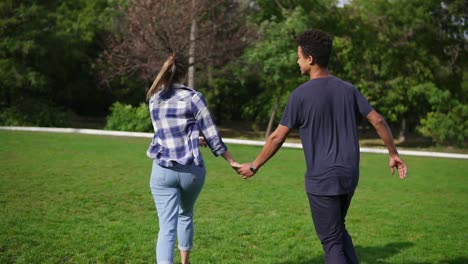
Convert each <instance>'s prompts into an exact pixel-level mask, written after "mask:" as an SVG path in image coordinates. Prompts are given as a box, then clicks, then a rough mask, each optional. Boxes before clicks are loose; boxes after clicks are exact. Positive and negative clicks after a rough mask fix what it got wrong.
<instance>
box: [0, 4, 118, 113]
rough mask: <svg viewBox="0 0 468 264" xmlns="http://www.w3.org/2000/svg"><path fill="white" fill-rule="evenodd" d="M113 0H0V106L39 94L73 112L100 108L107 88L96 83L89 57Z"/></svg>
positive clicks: (98, 41)
mask: <svg viewBox="0 0 468 264" xmlns="http://www.w3.org/2000/svg"><path fill="white" fill-rule="evenodd" d="M116 4H117V3H116V1H108V0H96V1H85V0H65V1H38V0H29V1H13V0H5V1H0V95H1V96H0V108H9V107H13V108H18V107H21V106H18V105H19V104H21V101H22V100H30V99H34V100H36V99H39V100H41V101H44V102H47V104H50V106H51V107H52V106H54V105H58V106H60V107H63V108H66V109H67V110H73V111H75V112H77V113H79V114H89V113H99V114H100V113H102V112H104V111H106V109H107V108H108V105H109V104H110V103H109V99H110V94H109V92H108V91H105V90H99V89H97V86H98V85H97V81H96V79H97V78H96V77H95V73H94V71H93V62H94V61H95V59H96V58H97V56H98V54H99V52H100V50H101V49H102V42H103V39H104V38H105V32H106V31H107V30H109V29H110V28H111V27H112V18H113V16H112V15H111V14H112V12H113V11H112V10H113V8H112V7H113V6H114V5H116ZM28 114H34V113H28ZM57 122H59V121H57Z"/></svg>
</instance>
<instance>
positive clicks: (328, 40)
mask: <svg viewBox="0 0 468 264" xmlns="http://www.w3.org/2000/svg"><path fill="white" fill-rule="evenodd" d="M296 43H297V45H298V46H300V47H301V48H302V55H304V56H305V57H307V56H312V58H313V59H314V62H313V64H314V63H317V64H318V65H319V66H320V67H322V68H327V67H328V62H329V61H330V57H331V52H332V46H333V39H332V37H331V36H330V35H329V34H327V33H325V32H323V31H320V30H318V29H310V30H306V31H304V32H303V33H302V34H300V35H299V36H297V38H296ZM313 64H312V65H313Z"/></svg>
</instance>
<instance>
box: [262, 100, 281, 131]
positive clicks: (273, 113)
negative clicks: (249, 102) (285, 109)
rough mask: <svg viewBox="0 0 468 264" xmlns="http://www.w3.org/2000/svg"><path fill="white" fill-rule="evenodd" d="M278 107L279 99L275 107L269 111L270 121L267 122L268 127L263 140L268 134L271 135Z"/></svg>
mask: <svg viewBox="0 0 468 264" xmlns="http://www.w3.org/2000/svg"><path fill="white" fill-rule="evenodd" d="M278 106H279V99H277V100H276V102H275V105H274V106H273V109H272V110H271V115H270V120H268V127H267V130H266V132H265V139H267V138H268V136H270V134H271V130H272V127H273V121H274V120H275V116H276V111H278Z"/></svg>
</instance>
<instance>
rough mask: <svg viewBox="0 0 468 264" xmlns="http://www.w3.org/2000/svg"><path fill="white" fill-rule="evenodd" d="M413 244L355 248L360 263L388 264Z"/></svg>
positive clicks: (457, 262)
mask: <svg viewBox="0 0 468 264" xmlns="http://www.w3.org/2000/svg"><path fill="white" fill-rule="evenodd" d="M413 245H414V244H413V243H411V242H395V243H389V244H387V245H385V246H377V247H361V246H356V252H357V254H358V257H359V262H360V263H382V264H383V263H388V262H387V261H388V259H389V258H390V257H392V256H394V255H396V254H398V253H400V252H401V251H403V250H405V249H406V248H409V247H412V246H413ZM323 263H325V259H324V257H323V255H322V256H320V257H314V258H309V259H301V260H289V261H285V262H279V263H277V264H323ZM466 263H468V258H466V257H458V258H455V259H448V260H442V261H439V262H438V264H466ZM405 264H433V263H431V262H414V261H410V262H405Z"/></svg>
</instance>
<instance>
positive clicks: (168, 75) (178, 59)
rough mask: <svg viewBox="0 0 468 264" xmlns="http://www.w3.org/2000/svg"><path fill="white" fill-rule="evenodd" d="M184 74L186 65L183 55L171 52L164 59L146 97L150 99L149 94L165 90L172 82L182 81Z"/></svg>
mask: <svg viewBox="0 0 468 264" xmlns="http://www.w3.org/2000/svg"><path fill="white" fill-rule="evenodd" d="M186 75H187V65H186V63H185V59H184V57H183V56H182V55H180V54H176V53H172V54H171V55H169V56H168V57H167V59H166V60H165V61H164V63H163V66H162V67H161V70H160V71H159V73H158V75H157V76H156V79H154V82H153V84H152V85H151V88H150V89H149V90H148V93H147V94H146V99H150V98H151V96H153V95H154V94H155V93H157V92H159V91H167V90H168V89H170V87H171V84H172V83H174V82H181V81H183V80H184V79H185V76H186Z"/></svg>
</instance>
